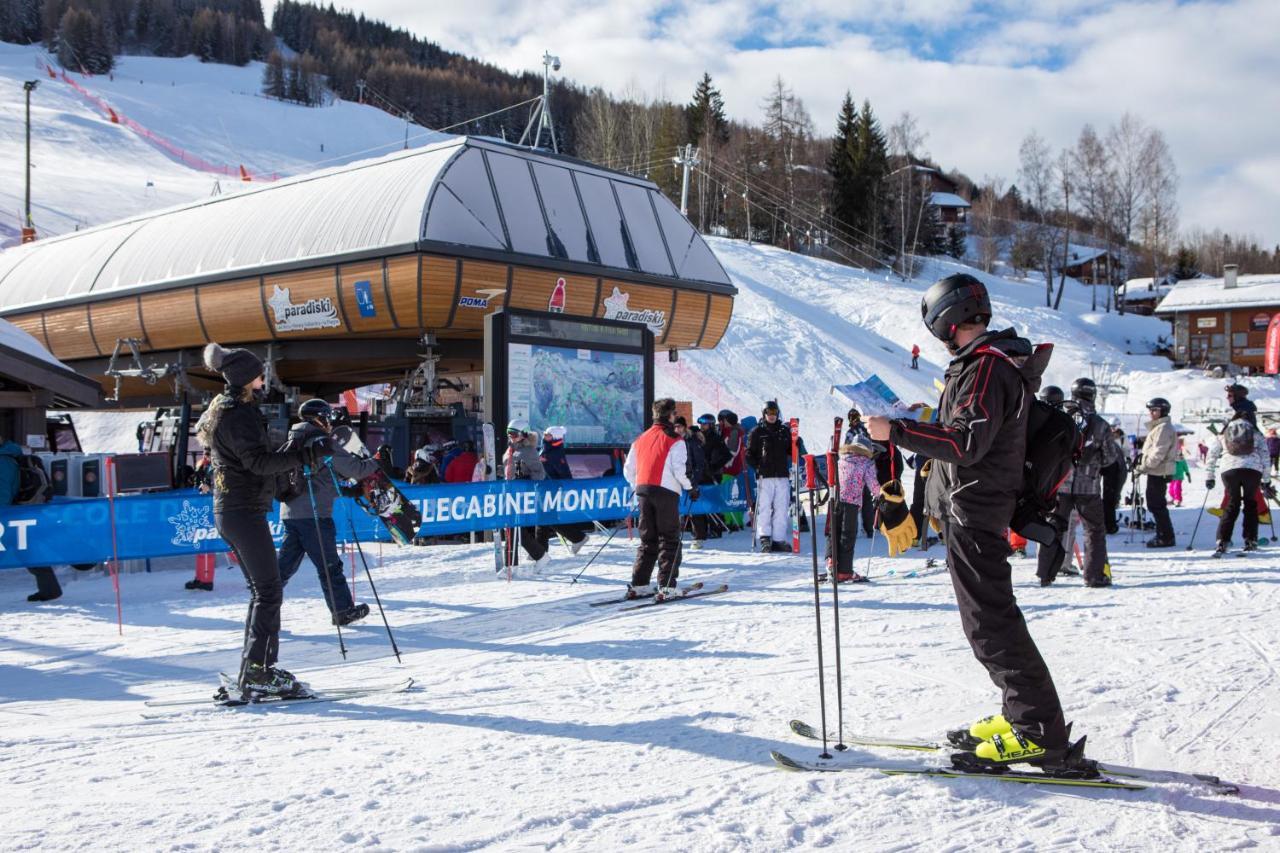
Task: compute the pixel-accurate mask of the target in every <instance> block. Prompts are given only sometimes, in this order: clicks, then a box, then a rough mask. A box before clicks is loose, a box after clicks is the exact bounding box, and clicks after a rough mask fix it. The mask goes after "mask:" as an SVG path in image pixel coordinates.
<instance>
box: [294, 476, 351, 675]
mask: <svg viewBox="0 0 1280 853" xmlns="http://www.w3.org/2000/svg"><path fill="white" fill-rule="evenodd" d="M311 473H312V472H311V466H310V465H303V466H302V478H303V479H304V480H306V481H307V497H309V498H310V499H311V521H312V522H314V523H315V526H316V547H317V548H319V549H320V564H319V565H318V566H317V568H318V569H319V570H320V578H321V580H322V581H323V582H324V594H325V598H327V599H328V601H326V602H325V603H326V604H327V605H328V607H329V612H330V614H331V615H333V616H335V617H336V616H337V615H338V614H337V613H336V612H334V610H333V607H334V604H335V600H334V597H333V583H332V582H331V581H330V580H329V561H328V560H327V559H325V555H324V536H323V535H321V533H320V516H319V514H318V510H317V509H316V492H315V489H314V488H313V487H312V485H311ZM308 556H310V555H308ZM331 621H332V622H333V627H334V628H336V629H337V631H338V649H339V651H341V652H342V659H343V660H346V659H347V644H346V643H345V642H344V641H343V639H342V626H341V625H339V624H338V620H337V619H336V618H335V619H332V620H331Z"/></svg>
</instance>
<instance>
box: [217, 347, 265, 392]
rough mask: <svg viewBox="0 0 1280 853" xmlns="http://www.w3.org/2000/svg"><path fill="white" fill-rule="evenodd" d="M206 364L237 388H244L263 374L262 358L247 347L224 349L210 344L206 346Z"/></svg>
mask: <svg viewBox="0 0 1280 853" xmlns="http://www.w3.org/2000/svg"><path fill="white" fill-rule="evenodd" d="M204 364H205V367H207V368H209V369H210V370H214V371H217V372H218V373H221V374H222V378H223V379H225V380H226V381H227V384H228V385H232V386H234V387H236V388H243V387H244V386H246V385H248V384H249V383H250V382H252V381H253V380H255V379H257V378H258V377H259V376H261V375H262V359H260V358H258V357H257V356H256V355H254V354H253V353H251V352H249V350H247V349H223V348H222V347H220V346H218V345H217V344H209V345H208V346H207V347H205V348H204Z"/></svg>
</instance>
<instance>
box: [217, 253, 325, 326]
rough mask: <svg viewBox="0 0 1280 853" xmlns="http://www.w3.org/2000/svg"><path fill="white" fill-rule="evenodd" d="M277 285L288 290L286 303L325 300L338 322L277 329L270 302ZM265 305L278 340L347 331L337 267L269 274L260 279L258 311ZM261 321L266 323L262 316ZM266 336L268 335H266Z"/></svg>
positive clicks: (274, 295) (301, 303) (300, 303)
mask: <svg viewBox="0 0 1280 853" xmlns="http://www.w3.org/2000/svg"><path fill="white" fill-rule="evenodd" d="M277 288H279V289H280V290H282V291H283V290H288V291H289V302H290V303H291V304H293V305H303V304H305V303H306V302H307V300H309V299H320V300H324V299H328V300H330V304H331V305H332V306H333V310H334V311H335V312H336V313H337V317H338V323H337V324H336V325H330V326H322V327H320V328H315V329H305V330H302V331H284V332H282V331H280V329H279V325H278V323H277V322H276V316H275V310H274V309H273V308H272V307H271V301H272V299H273V298H275V297H276V294H277ZM204 293H205V291H204V290H201V294H200V298H201V303H200V305H201V307H202V308H203V307H204V305H205V303H204V301H203V300H204ZM262 302H265V303H266V305H267V310H266V313H267V315H268V316H269V317H270V318H271V328H270V331H271V332H272V333H274V335H275V336H276V338H277V339H281V340H287V339H289V338H331V337H335V336H338V335H341V334H342V333H343V332H344V331H350V329H349V328H348V327H347V325H346V323H345V322H344V321H343V312H342V308H341V306H340V305H339V303H338V278H337V273H336V270H335V269H334V268H333V267H320V268H318V269H313V270H305V271H303V272H294V273H284V274H282V275H269V276H266V277H265V278H264V279H263V281H262V295H261V297H260V303H259V307H258V311H259V313H260V314H261V312H262V306H261V303H262ZM204 322H205V326H206V327H208V326H209V312H208V310H206V311H205V312H204ZM261 322H262V323H264V324H265V323H266V319H265V318H263V319H262V321H261ZM209 334H210V335H212V334H214V332H213V329H212V328H210V329H209ZM268 337H269V335H268ZM255 340H256V339H255Z"/></svg>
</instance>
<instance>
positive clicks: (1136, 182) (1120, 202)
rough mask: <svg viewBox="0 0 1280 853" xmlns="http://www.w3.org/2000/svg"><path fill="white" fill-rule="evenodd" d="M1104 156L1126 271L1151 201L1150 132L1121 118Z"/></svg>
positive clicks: (1120, 303)
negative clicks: (1111, 175) (1109, 168)
mask: <svg viewBox="0 0 1280 853" xmlns="http://www.w3.org/2000/svg"><path fill="white" fill-rule="evenodd" d="M1106 145H1107V155H1108V157H1109V158H1110V160H1111V164H1112V167H1113V169H1114V184H1113V186H1114V187H1115V205H1114V207H1113V208H1112V211H1111V213H1112V219H1111V225H1112V227H1113V228H1114V229H1115V231H1116V235H1117V236H1118V237H1119V239H1120V245H1121V252H1122V255H1123V257H1124V260H1125V263H1124V266H1125V269H1128V268H1129V267H1131V266H1132V263H1130V262H1129V260H1128V256H1129V246H1130V244H1131V243H1132V242H1133V235H1134V232H1135V231H1136V230H1137V227H1138V221H1139V220H1140V219H1141V218H1142V212H1143V210H1144V209H1145V208H1146V206H1147V203H1148V201H1149V199H1150V194H1151V187H1150V183H1149V175H1150V173H1151V157H1152V156H1153V148H1152V145H1151V130H1150V129H1148V128H1147V126H1146V125H1145V124H1143V122H1142V119H1140V118H1138V117H1137V116H1135V115H1133V114H1132V113H1125V114H1124V115H1123V116H1121V117H1120V123H1119V124H1117V125H1114V126H1112V127H1111V128H1110V129H1109V130H1108V131H1107V142H1106ZM1116 308H1117V310H1118V311H1119V312H1120V313H1121V314H1123V313H1124V302H1123V301H1120V300H1118V299H1117V302H1116Z"/></svg>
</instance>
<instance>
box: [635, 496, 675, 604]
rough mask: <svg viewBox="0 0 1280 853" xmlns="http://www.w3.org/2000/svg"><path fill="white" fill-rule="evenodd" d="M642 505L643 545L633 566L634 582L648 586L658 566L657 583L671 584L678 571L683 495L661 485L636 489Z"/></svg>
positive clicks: (641, 542)
mask: <svg viewBox="0 0 1280 853" xmlns="http://www.w3.org/2000/svg"><path fill="white" fill-rule="evenodd" d="M636 501H637V502H638V503H639V504H640V547H639V548H637V549H636V562H635V565H634V566H632V568H631V585H632V586H647V585H648V583H649V580H650V579H651V578H652V577H653V566H654V564H655V563H656V564H657V566H658V586H672V585H674V584H675V582H676V577H677V575H678V573H679V565H678V563H677V560H678V552H679V550H680V495H678V494H676V493H675V492H673V491H671V490H670V489H664V488H662V487H661V486H641V487H640V488H639V489H637V490H636Z"/></svg>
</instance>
